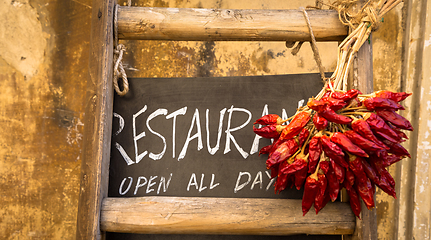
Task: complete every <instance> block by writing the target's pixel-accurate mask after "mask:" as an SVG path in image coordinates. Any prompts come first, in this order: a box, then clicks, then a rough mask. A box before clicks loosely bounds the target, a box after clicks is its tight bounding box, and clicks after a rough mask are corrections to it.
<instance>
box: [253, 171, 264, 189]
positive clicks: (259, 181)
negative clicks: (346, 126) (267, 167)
mask: <svg viewBox="0 0 431 240" xmlns="http://www.w3.org/2000/svg"><path fill="white" fill-rule="evenodd" d="M262 183H263V180H262V172H261V171H259V172H258V173H257V174H256V177H255V178H254V181H253V183H252V184H251V188H250V189H251V190H253V188H254V185H256V184H259V185H260V189H262Z"/></svg>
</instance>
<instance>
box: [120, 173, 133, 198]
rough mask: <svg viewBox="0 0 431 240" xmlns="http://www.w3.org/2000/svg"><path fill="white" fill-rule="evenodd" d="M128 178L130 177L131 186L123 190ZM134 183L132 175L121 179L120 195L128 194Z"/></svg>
mask: <svg viewBox="0 0 431 240" xmlns="http://www.w3.org/2000/svg"><path fill="white" fill-rule="evenodd" d="M128 178H129V179H130V182H129V186H128V187H127V189H126V190H124V191H122V189H123V186H124V183H125V182H126V180H127V179H128ZM132 183H133V178H132V177H127V178H124V179H123V181H121V184H120V188H119V193H120V195H124V194H126V193H127V192H128V191H129V190H130V187H131V186H132Z"/></svg>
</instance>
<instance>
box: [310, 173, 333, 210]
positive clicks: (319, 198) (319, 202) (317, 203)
mask: <svg viewBox="0 0 431 240" xmlns="http://www.w3.org/2000/svg"><path fill="white" fill-rule="evenodd" d="M317 177H318V180H317V184H318V190H317V194H316V197H315V198H314V209H315V210H316V214H317V213H319V211H320V210H321V209H322V208H323V207H324V206H325V205H326V203H327V202H326V203H325V199H330V198H327V196H328V194H327V193H328V191H327V189H326V186H327V185H328V181H327V180H326V177H325V175H324V174H323V173H318V174H317Z"/></svg>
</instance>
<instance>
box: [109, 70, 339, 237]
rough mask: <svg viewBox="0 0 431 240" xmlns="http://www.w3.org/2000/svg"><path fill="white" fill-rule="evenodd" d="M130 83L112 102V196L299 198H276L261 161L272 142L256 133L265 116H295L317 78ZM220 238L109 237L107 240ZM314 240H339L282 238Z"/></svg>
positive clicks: (292, 192) (296, 194)
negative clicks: (255, 127) (257, 123)
mask: <svg viewBox="0 0 431 240" xmlns="http://www.w3.org/2000/svg"><path fill="white" fill-rule="evenodd" d="M129 83H130V87H131V91H130V92H129V93H128V94H127V95H126V96H125V97H117V96H116V98H115V99H114V120H113V136H112V144H111V146H112V150H111V164H110V171H109V174H110V176H109V196H110V197H143V196H183V197H240V198H242V197H245V198H290V199H300V198H301V197H302V191H297V190H296V189H289V190H285V191H283V192H282V193H281V194H274V180H275V179H270V172H269V171H268V170H266V168H265V161H266V158H267V156H266V155H264V156H259V155H258V151H259V149H260V148H261V147H263V146H266V145H268V144H270V143H271V142H270V140H268V139H263V138H260V137H259V136H257V135H255V134H254V133H253V131H252V126H253V123H254V121H255V120H256V119H258V118H259V117H261V116H262V115H265V114H268V113H276V114H279V115H280V116H282V117H283V119H286V118H288V117H290V116H292V115H293V114H294V113H295V112H296V110H297V108H298V107H299V106H302V105H304V104H306V102H307V100H308V98H310V97H312V96H314V95H316V94H317V93H318V92H319V91H320V90H321V88H322V81H321V80H320V76H319V75H318V74H297V75H278V76H251V77H223V78H175V79H172V78H171V79H143V78H135V79H130V80H129ZM298 211H299V212H300V211H301V210H300V209H298ZM156 236H157V237H156ZM219 237H221V236H211V235H197V236H193V237H191V236H190V235H136V234H120V233H109V234H108V239H190V238H192V239H218V238H219ZM221 238H222V239H230V238H235V239H236V238H238V237H236V236H222V237H221ZM317 238H319V239H340V236H330V235H328V236H317V235H315V236H309V237H307V236H306V235H302V236H292V237H291V238H286V237H283V239H317ZM244 239H251V236H247V237H246V238H244ZM252 239H274V240H275V239H281V237H275V236H272V237H269V236H254V237H252Z"/></svg>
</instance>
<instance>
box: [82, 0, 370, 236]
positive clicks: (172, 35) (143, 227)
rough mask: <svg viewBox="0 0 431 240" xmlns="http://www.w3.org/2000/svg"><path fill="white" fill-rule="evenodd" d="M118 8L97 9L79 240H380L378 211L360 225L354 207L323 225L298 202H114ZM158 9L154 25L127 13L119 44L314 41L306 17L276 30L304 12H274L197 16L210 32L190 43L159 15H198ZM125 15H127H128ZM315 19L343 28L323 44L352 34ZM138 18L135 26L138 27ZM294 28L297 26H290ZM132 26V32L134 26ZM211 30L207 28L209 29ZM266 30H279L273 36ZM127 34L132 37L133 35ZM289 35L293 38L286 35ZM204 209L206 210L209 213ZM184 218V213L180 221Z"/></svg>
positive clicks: (340, 206)
mask: <svg viewBox="0 0 431 240" xmlns="http://www.w3.org/2000/svg"><path fill="white" fill-rule="evenodd" d="M114 5H115V0H107V1H103V0H94V2H93V13H92V14H93V17H92V35H91V54H90V56H91V57H90V58H91V59H90V71H89V77H90V78H89V82H88V92H87V107H86V122H85V134H84V154H83V160H82V176H81V191H80V200H79V209H78V224H77V239H101V238H104V234H103V231H116V232H131V233H162V232H163V233H198V234H204V233H205V234H268V235H270V234H300V233H304V234H352V233H354V232H355V235H354V237H356V238H358V237H359V238H362V237H363V238H364V239H376V237H375V236H376V235H374V234H376V230H373V229H371V230H370V227H373V228H375V227H376V225H377V224H373V221H375V211H374V216H372V215H371V216H369V214H364V213H363V221H362V222H357V223H356V224H355V217H354V215H353V213H352V212H351V211H350V210H349V206H348V204H347V203H333V204H329V205H328V206H327V207H325V209H324V210H322V211H321V213H319V215H318V217H317V218H316V217H315V216H313V215H312V214H308V215H307V216H305V217H302V214H300V211H295V212H293V211H292V209H295V208H296V209H300V205H301V202H300V201H298V200H283V199H236V198H181V197H143V198H133V199H131V198H121V199H115V198H107V189H108V176H109V160H110V149H111V146H110V145H111V131H112V114H113V109H112V105H113V88H112V64H113V13H114V12H113V11H114ZM156 10H157V11H158V14H159V15H158V16H159V18H156V19H155V20H154V22H152V21H138V22H137V21H136V19H138V18H140V19H147V20H148V18H149V17H148V16H147V17H145V16H146V15H145V14H150V15H151V14H154V12H155V9H154V8H137V7H136V8H135V7H134V8H127V7H120V8H119V16H118V19H119V20H118V21H119V22H118V23H119V36H120V38H124V39H147V38H148V36H152V37H150V38H148V39H163V40H250V39H253V40H259V41H292V40H293V41H296V40H307V36H308V35H309V33H308V29H307V26H306V24H305V21H304V19H303V16H302V14H299V16H301V19H302V20H301V21H302V23H300V24H299V25H298V21H299V20H298V21H294V20H292V19H290V20H289V21H287V22H285V23H286V24H283V29H281V30H278V31H277V29H278V28H279V27H280V25H277V24H274V23H277V21H279V19H277V17H279V15H278V14H281V15H285V14H286V15H289V14H288V13H290V15H291V16H294V17H293V19H299V17H298V12H299V10H297V11H296V10H280V11H272V12H271V11H269V10H208V9H207V10H205V9H200V10H199V11H197V12H200V13H208V14H206V15H205V14H203V15H202V14H201V15H200V18H201V20H202V19H203V20H202V21H199V22H200V24H203V25H204V27H200V28H199V27H197V28H195V29H197V30H196V31H194V32H193V34H192V35H189V36H188V37H185V36H184V35H181V34H179V33H176V31H178V30H179V29H182V28H184V26H188V25H187V21H185V22H182V23H181V24H179V25H177V27H175V28H174V27H172V26H171V27H170V28H169V27H166V25H163V24H166V22H165V21H164V19H161V18H160V16H161V15H160V14H161V13H160V12H163V11H165V12H167V13H165V14H168V15H169V14H172V13H174V14H175V12H176V13H181V14H183V13H185V12H187V11H189V12H188V13H186V15H187V14H190V11H192V10H180V9H173V10H172V9H170V10H168V9H156ZM183 11H185V12H183ZM193 11H196V10H193ZM247 11H250V12H247ZM125 12H128V14H123V13H125ZM130 12H134V15H133V14H132V15H129V13H130ZM214 12H216V13H217V12H218V14H215V16H213V15H211V14H213V13H214ZM252 13H253V14H257V15H253V16H254V18H259V17H258V16H260V15H264V16H265V17H264V18H261V20H259V21H260V23H261V25H258V26H257V27H255V28H253V24H252V25H250V24H248V23H244V20H243V19H247V16H249V15H247V14H252ZM140 14H144V15H145V16H144V15H140ZM226 14H227V15H226ZM238 14H239V15H238ZM309 14H310V18H311V24H312V26H313V29H319V27H318V26H317V25H316V26H315V24H318V23H319V22H325V23H330V22H334V21H335V20H336V21H335V22H337V23H334V26H336V27H335V28H334V29H336V30H334V31H333V32H332V31H326V33H325V34H326V35H325V36H323V35H320V33H319V31H317V32H315V34H316V38H317V39H318V40H325V41H337V40H340V37H341V38H342V37H344V36H345V35H347V29H346V28H345V27H344V26H342V25H341V24H339V21H338V17H337V15H336V13H335V12H331V11H329V12H328V13H325V14H323V15H322V14H319V11H313V13H311V11H310V13H309ZM162 15H163V14H162ZM225 15H226V16H227V17H225ZM235 16H236V17H235ZM239 16H240V17H239ZM316 16H320V18H321V19H320V20H319V21H316V20H313V19H314V18H315V17H316ZM208 17H212V19H215V18H216V19H218V20H217V21H215V20H212V23H217V24H214V25H210V26H208V23H205V21H204V20H205V19H206V18H208ZM132 19H135V20H133V21H132ZM167 19H173V17H172V16H171V15H169V18H167ZM271 19H272V20H271ZM289 22H290V23H294V24H290V25H289V24H288V23H289ZM129 23H130V24H129ZM144 23H145V24H144ZM168 23H169V22H168ZM233 23H238V25H239V26H240V27H241V29H242V31H232V30H230V31H222V30H223V29H226V28H228V27H229V26H232V25H234V24H233ZM271 23H272V24H271ZM127 25H130V26H131V27H127ZM205 25H207V26H206V27H205ZM330 25H331V26H332V25H333V24H330ZM139 26H141V27H139ZM167 26H169V24H168V25H167ZM178 26H180V27H178ZM255 26H256V25H255ZM266 28H268V29H272V30H271V31H269V30H268V31H266V30H265V29H266ZM152 29H153V30H152ZM166 29H170V30H169V31H168V33H169V34H167V33H166ZM217 29H218V30H217ZM128 31H129V32H128ZM134 31H135V32H139V31H141V33H138V34H135V35H133V34H131V33H130V32H134ZM343 31H345V33H344V35H341V36H340V32H343ZM126 32H128V33H127V34H126ZM142 32H145V33H148V34H147V35H145V36H147V37H145V36H144V35H143V34H142ZM151 32H152V33H154V34H151ZM286 32H289V34H287V35H286ZM323 32H325V31H323ZM328 32H329V34H328ZM331 32H332V33H331ZM292 33H293V34H292ZM253 36H254V37H253ZM294 36H296V37H294ZM361 51H362V50H361ZM366 51H369V50H366ZM361 54H362V55H361ZM358 59H359V61H365V62H368V65H362V64H359V65H358V68H359V67H365V69H366V71H361V70H360V71H359V73H362V72H365V73H369V72H371V73H372V71H370V67H371V69H372V63H371V55H370V52H368V53H367V52H363V53H360V54H359V55H358ZM357 79H359V81H360V82H362V81H363V82H365V83H366V84H367V86H368V85H369V84H370V79H372V76H371V78H370V76H361V75H359V76H358V77H357ZM358 86H361V85H358ZM371 86H372V82H371ZM365 92H369V89H368V88H367V90H366V91H365ZM203 209H204V210H205V211H202V210H203ZM280 209H283V211H280ZM284 209H286V210H284ZM155 210H157V211H155ZM207 211H211V215H208V214H206V212H207ZM180 212H181V213H182V214H176V213H180ZM365 212H367V211H365ZM373 218H374V220H373ZM138 220H139V221H138ZM355 225H356V226H357V227H356V228H355Z"/></svg>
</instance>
